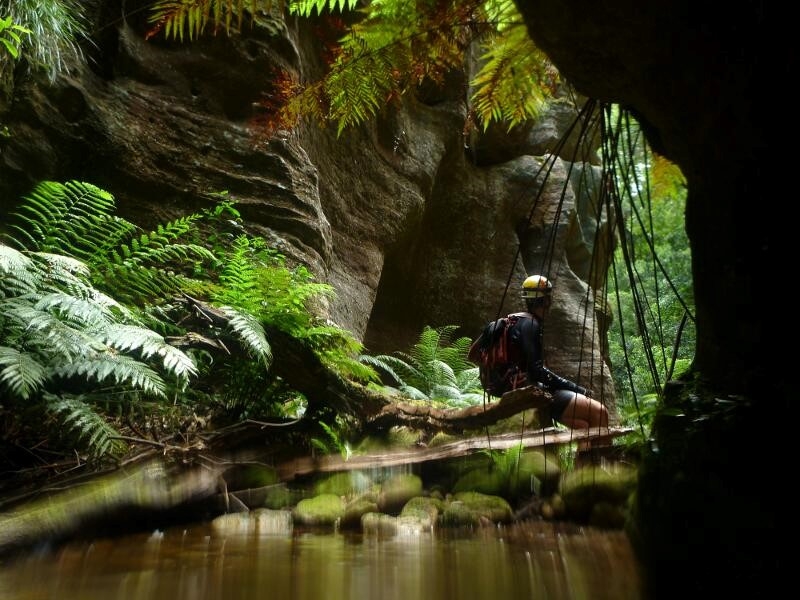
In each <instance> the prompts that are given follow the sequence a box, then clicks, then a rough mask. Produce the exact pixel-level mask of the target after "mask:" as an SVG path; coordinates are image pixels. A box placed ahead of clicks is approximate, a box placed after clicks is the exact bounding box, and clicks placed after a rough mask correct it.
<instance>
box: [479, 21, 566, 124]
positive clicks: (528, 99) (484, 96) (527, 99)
mask: <svg viewBox="0 0 800 600" xmlns="http://www.w3.org/2000/svg"><path fill="white" fill-rule="evenodd" d="M482 60H483V65H482V67H481V69H480V71H479V72H478V74H477V75H476V76H475V77H474V78H473V80H472V82H471V85H472V86H473V88H474V91H473V94H472V100H473V103H474V106H475V111H476V113H477V115H478V118H479V120H480V121H481V122H482V123H483V127H484V129H486V128H488V127H489V125H490V124H491V123H492V122H504V123H506V124H507V127H508V129H509V130H510V129H512V128H513V127H514V126H516V125H519V124H521V123H523V122H524V121H527V120H530V119H536V118H538V117H539V116H540V115H541V114H542V112H543V111H544V109H545V108H546V107H547V105H548V101H549V99H550V98H551V97H552V96H553V93H554V91H555V89H556V87H557V84H558V72H557V71H556V69H555V67H553V65H552V64H551V63H550V61H549V59H548V58H547V56H546V55H545V54H544V53H543V52H542V51H541V50H539V49H538V48H537V47H536V46H535V45H534V44H533V42H532V41H531V39H530V37H529V36H528V34H527V30H526V29H525V27H524V25H522V24H521V19H520V25H519V26H516V27H509V28H506V29H504V30H503V31H502V32H501V33H500V34H498V35H497V36H496V37H495V38H494V39H493V42H492V43H491V44H490V45H486V46H485V52H484V54H483V56H482Z"/></svg>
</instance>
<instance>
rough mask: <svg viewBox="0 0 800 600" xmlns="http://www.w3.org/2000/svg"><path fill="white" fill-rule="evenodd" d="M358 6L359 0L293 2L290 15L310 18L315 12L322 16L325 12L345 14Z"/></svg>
mask: <svg viewBox="0 0 800 600" xmlns="http://www.w3.org/2000/svg"><path fill="white" fill-rule="evenodd" d="M357 4H358V0H292V1H290V2H289V14H296V15H300V16H301V17H310V16H311V15H312V14H313V13H314V11H316V12H317V14H318V15H321V14H322V13H323V11H325V10H329V11H330V12H344V11H345V10H352V9H354V8H355V7H356V5H357Z"/></svg>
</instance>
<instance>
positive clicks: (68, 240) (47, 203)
mask: <svg viewBox="0 0 800 600" xmlns="http://www.w3.org/2000/svg"><path fill="white" fill-rule="evenodd" d="M114 209H115V205H114V197H113V196H112V195H111V194H109V193H108V192H106V191H105V190H101V189H100V188H98V187H97V186H94V185H92V184H90V183H82V182H79V181H69V182H67V183H63V184H62V183H58V182H55V181H43V182H41V183H39V184H38V185H37V186H36V187H35V188H34V190H33V192H31V194H30V195H28V196H26V197H23V199H22V205H21V206H20V207H19V209H18V211H17V212H14V213H12V215H11V216H12V218H14V219H16V221H17V222H14V223H12V224H11V225H10V229H11V230H12V231H13V232H16V237H12V236H11V235H8V236H6V237H7V239H9V243H11V244H17V245H19V246H21V247H22V248H25V249H27V250H35V251H40V252H54V253H58V254H67V255H70V256H75V257H77V258H80V259H86V258H91V256H93V255H94V250H95V247H94V245H93V244H91V243H89V242H87V241H86V240H90V239H91V238H92V234H93V232H94V231H96V228H97V226H98V224H99V223H100V222H102V221H104V220H108V219H109V218H110V215H111V213H112V212H113V211H114Z"/></svg>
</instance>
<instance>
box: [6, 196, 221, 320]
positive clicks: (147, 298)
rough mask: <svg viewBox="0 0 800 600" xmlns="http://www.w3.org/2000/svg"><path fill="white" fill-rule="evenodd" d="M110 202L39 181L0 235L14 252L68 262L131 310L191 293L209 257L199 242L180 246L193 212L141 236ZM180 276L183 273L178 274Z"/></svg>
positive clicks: (110, 198)
mask: <svg viewBox="0 0 800 600" xmlns="http://www.w3.org/2000/svg"><path fill="white" fill-rule="evenodd" d="M115 210H116V206H115V201H114V198H113V196H112V195H111V194H109V193H108V192H106V191H104V190H101V189H100V188H98V187H96V186H94V185H92V184H89V183H83V182H78V181H69V182H67V183H63V184H62V183H58V182H54V181H45V182H41V183H39V184H38V185H37V186H36V187H35V189H34V190H33V191H32V192H31V193H30V194H29V195H27V196H25V197H23V198H22V203H21V205H20V206H19V207H18V209H17V211H16V212H14V213H12V215H11V217H12V219H13V221H12V223H11V224H10V225H9V231H10V233H8V234H4V235H2V236H1V237H0V239H2V240H3V241H4V242H6V243H8V244H9V245H13V246H15V247H17V248H25V249H29V250H36V251H39V252H52V253H57V254H62V255H67V256H72V257H75V258H77V259H79V260H81V261H83V262H84V263H86V265H87V267H88V268H89V269H90V272H91V279H92V283H93V284H94V285H95V286H96V287H97V288H98V289H101V290H103V291H105V292H108V293H113V294H114V295H115V297H116V298H117V299H118V300H121V301H123V302H126V303H128V304H130V305H142V304H155V303H158V302H163V301H166V300H168V299H170V298H171V297H173V296H174V295H176V294H177V293H179V292H186V293H198V291H199V289H201V288H202V284H201V282H200V281H198V280H196V279H193V278H192V277H191V275H192V273H193V272H195V271H196V270H197V269H198V268H199V267H198V265H199V264H202V263H213V262H214V261H215V260H216V257H215V256H214V254H213V253H212V252H210V251H209V250H208V249H206V248H204V247H203V246H201V245H199V244H193V243H184V242H181V238H184V237H186V236H187V235H188V234H189V232H191V231H194V229H195V222H196V221H197V220H198V219H199V218H200V215H190V216H187V217H182V218H180V219H177V220H175V221H172V222H170V223H167V224H164V225H159V226H158V227H157V229H156V230H155V231H151V232H149V233H143V232H141V231H140V230H139V228H138V227H137V226H135V225H134V224H133V223H130V222H129V221H126V220H125V219H122V218H120V217H117V216H115V215H114V214H113V213H114V211H115ZM181 271H183V272H181Z"/></svg>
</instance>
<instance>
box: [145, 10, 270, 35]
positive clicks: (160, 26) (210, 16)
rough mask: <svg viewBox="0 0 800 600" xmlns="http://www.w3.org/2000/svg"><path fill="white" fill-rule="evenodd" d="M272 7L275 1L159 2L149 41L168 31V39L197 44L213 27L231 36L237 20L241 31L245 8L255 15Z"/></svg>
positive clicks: (153, 13) (153, 17) (153, 15)
mask: <svg viewBox="0 0 800 600" xmlns="http://www.w3.org/2000/svg"><path fill="white" fill-rule="evenodd" d="M271 6H272V1H271V0H158V1H157V2H155V3H153V7H152V9H151V14H150V17H149V21H150V22H151V23H153V27H152V28H151V29H150V31H149V32H148V33H147V36H146V37H147V38H148V39H149V38H151V37H153V36H154V35H157V34H158V33H159V32H161V31H164V34H165V36H166V37H167V38H170V37H172V38H174V39H178V40H181V41H183V39H184V37H187V38H188V39H189V40H194V39H197V38H199V37H200V36H201V35H203V33H204V32H205V31H206V29H207V28H208V27H210V26H214V29H215V30H216V29H224V31H225V32H226V33H230V32H231V30H232V29H233V20H234V17H235V19H236V27H237V29H239V28H241V26H242V20H243V18H244V13H245V7H247V9H248V10H249V11H250V13H251V14H253V15H255V14H257V12H258V11H260V10H264V11H267V12H268V11H269V9H270V8H271Z"/></svg>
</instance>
